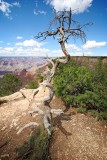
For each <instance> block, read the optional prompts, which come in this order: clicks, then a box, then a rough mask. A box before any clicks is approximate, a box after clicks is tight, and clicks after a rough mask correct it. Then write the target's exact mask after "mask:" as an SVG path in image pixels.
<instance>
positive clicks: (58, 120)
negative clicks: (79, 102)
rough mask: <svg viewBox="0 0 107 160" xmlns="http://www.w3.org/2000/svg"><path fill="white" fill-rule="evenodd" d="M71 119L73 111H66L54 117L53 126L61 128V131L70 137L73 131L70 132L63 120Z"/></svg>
mask: <svg viewBox="0 0 107 160" xmlns="http://www.w3.org/2000/svg"><path fill="white" fill-rule="evenodd" d="M69 120H71V113H68V114H67V113H64V114H61V115H58V116H56V117H53V119H52V121H53V126H54V127H57V128H59V129H60V131H61V132H62V133H63V134H64V135H65V136H66V138H68V136H71V135H72V133H70V132H68V131H67V130H66V129H65V128H64V127H63V126H62V121H69Z"/></svg>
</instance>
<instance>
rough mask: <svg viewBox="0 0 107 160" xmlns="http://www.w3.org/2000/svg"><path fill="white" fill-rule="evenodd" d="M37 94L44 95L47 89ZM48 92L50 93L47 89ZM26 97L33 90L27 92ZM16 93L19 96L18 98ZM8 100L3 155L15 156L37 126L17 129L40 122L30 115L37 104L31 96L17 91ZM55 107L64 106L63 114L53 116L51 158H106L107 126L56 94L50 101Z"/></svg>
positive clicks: (0, 142)
mask: <svg viewBox="0 0 107 160" xmlns="http://www.w3.org/2000/svg"><path fill="white" fill-rule="evenodd" d="M41 94H42V95H38V97H37V98H39V96H40V97H41V96H42V97H43V94H44V96H45V93H41ZM46 94H47V93H46ZM26 95H27V97H29V96H30V95H31V91H30V92H29V93H28V92H27V94H26ZM16 97H18V99H17V100H16ZM9 99H10V101H8V103H4V104H2V105H1V106H0V159H1V160H15V157H16V156H17V153H16V148H17V147H18V146H20V145H22V144H23V143H24V142H25V141H26V140H27V139H28V138H29V137H30V135H31V134H32V132H33V130H34V128H35V126H31V127H28V128H26V129H24V130H23V131H22V132H21V133H20V134H17V132H18V130H19V129H20V128H21V127H23V126H24V125H25V124H27V123H29V122H34V121H36V122H38V123H39V124H40V122H41V118H40V117H39V116H38V115H34V116H32V117H31V116H30V115H29V114H28V111H29V110H31V109H33V108H34V105H29V101H28V99H27V98H26V97H25V98H24V97H23V96H22V94H20V93H17V94H15V95H13V97H10V98H9ZM51 107H52V108H62V109H63V110H64V112H65V113H64V114H63V115H60V116H54V117H53V124H54V127H53V136H52V142H51V146H50V155H51V157H52V160H107V126H106V124H105V123H103V122H99V121H97V120H96V119H95V118H93V117H91V116H89V115H84V114H79V113H78V114H77V113H76V110H75V109H69V110H67V109H66V107H65V105H64V104H63V103H62V101H61V100H60V99H58V98H56V97H54V98H53V100H52V102H51Z"/></svg>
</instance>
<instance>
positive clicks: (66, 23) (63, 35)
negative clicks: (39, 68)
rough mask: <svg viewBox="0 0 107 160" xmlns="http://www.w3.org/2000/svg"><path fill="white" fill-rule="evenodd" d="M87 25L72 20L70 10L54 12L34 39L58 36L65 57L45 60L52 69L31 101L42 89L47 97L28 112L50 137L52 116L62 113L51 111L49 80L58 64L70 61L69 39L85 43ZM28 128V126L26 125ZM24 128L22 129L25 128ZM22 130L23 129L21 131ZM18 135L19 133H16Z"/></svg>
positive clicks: (46, 74) (51, 96) (51, 90)
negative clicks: (48, 24) (41, 120)
mask: <svg viewBox="0 0 107 160" xmlns="http://www.w3.org/2000/svg"><path fill="white" fill-rule="evenodd" d="M55 23H56V25H57V27H56V30H55V31H53V30H52V29H51V27H52V26H53V25H54V24H55ZM87 25H90V23H87V24H84V25H80V24H79V23H78V22H76V21H75V20H73V19H72V11H71V9H70V10H69V11H66V10H64V11H60V12H55V18H54V19H53V20H52V21H51V23H50V26H49V29H48V30H47V31H45V32H39V33H38V35H37V36H35V38H37V39H38V38H41V39H42V40H45V39H46V38H47V37H50V36H52V37H53V38H56V36H58V42H59V44H60V46H61V49H62V52H63V53H64V55H65V59H63V58H57V59H56V62H55V63H54V62H53V61H52V60H51V59H47V60H48V61H49V62H50V63H51V64H52V66H53V67H52V69H50V70H47V71H46V72H45V78H44V80H43V82H42V83H40V86H39V87H38V88H37V90H36V91H35V92H34V93H33V95H32V96H33V97H32V100H33V102H34V97H35V95H36V94H37V93H38V92H39V91H40V90H41V89H42V90H44V91H45V89H48V91H49V95H48V96H47V97H45V98H44V99H42V100H41V102H39V104H40V105H39V106H38V105H37V104H38V102H35V110H33V111H30V112H29V113H30V114H33V113H38V114H39V115H40V116H41V117H42V119H43V124H44V127H45V129H46V130H47V132H48V135H51V131H50V127H51V126H52V114H53V113H55V114H58V115H60V114H63V111H62V110H61V109H57V110H55V109H51V107H50V105H49V104H50V102H51V100H52V98H53V95H54V91H53V87H52V85H51V80H52V78H53V76H54V74H55V72H56V70H57V67H58V66H59V64H60V63H62V64H65V63H67V62H68V61H69V60H70V54H69V53H68V51H67V50H66V47H65V43H67V42H68V40H69V38H70V37H73V38H81V39H82V40H83V41H85V38H86V35H85V32H84V31H83V28H84V27H85V26H87ZM27 126H29V125H27ZM25 127H26V126H25ZM25 127H24V128H25ZM21 130H23V128H22V129H21ZM18 133H19V132H18Z"/></svg>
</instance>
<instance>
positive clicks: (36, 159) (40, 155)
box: [16, 126, 50, 160]
mask: <svg viewBox="0 0 107 160" xmlns="http://www.w3.org/2000/svg"><path fill="white" fill-rule="evenodd" d="M49 143H50V140H49V138H48V135H47V132H46V130H45V129H44V128H43V126H41V127H37V128H36V129H35V131H34V132H33V134H32V136H31V137H30V139H29V141H28V142H26V143H25V144H24V145H23V146H21V147H19V148H17V149H16V151H17V153H18V157H17V160H22V159H24V160H50V157H49Z"/></svg>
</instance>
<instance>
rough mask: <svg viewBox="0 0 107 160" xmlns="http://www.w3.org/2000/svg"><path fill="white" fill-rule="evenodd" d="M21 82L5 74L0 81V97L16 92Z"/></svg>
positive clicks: (13, 76)
mask: <svg viewBox="0 0 107 160" xmlns="http://www.w3.org/2000/svg"><path fill="white" fill-rule="evenodd" d="M21 85H22V83H21V81H20V80H19V79H18V78H17V77H16V76H15V75H13V74H5V75H4V76H3V78H2V79H1V80H0V97H2V96H7V95H10V94H12V93H14V92H16V91H18V90H19V89H20V87H21Z"/></svg>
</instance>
